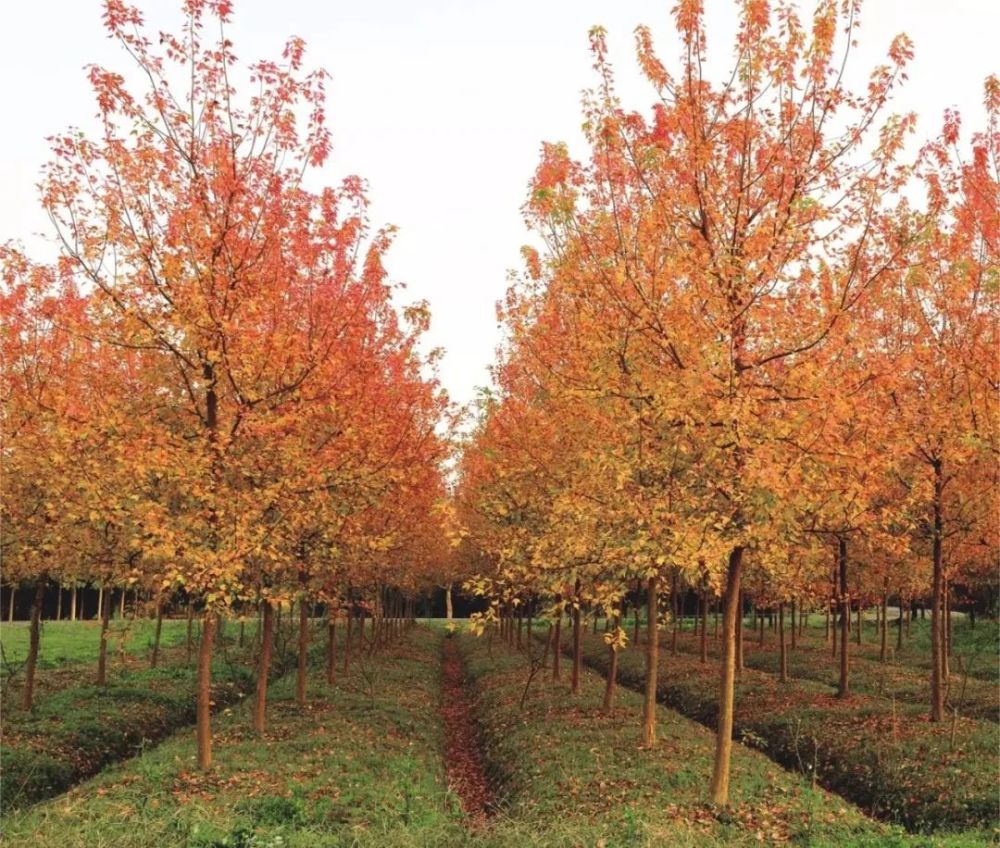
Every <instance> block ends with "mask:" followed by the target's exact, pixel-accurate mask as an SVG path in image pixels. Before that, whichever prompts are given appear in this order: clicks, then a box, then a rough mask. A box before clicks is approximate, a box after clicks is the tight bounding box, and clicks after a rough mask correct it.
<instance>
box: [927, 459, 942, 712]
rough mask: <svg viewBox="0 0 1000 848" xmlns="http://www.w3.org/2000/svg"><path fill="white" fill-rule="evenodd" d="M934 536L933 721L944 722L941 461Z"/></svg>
mask: <svg viewBox="0 0 1000 848" xmlns="http://www.w3.org/2000/svg"><path fill="white" fill-rule="evenodd" d="M933 468H934V504H933V507H934V537H933V540H932V547H931V558H932V565H933V572H932V579H931V715H930V719H931V721H942V720H943V719H944V687H945V682H946V678H945V676H944V667H945V666H944V656H945V651H944V650H943V648H944V644H943V643H944V633H943V628H942V626H941V624H942V622H941V611H942V606H943V602H944V597H943V596H944V565H943V563H942V559H941V537H942V533H943V527H944V517H943V500H944V499H943V491H944V475H943V474H942V469H941V460H935V461H934V465H933Z"/></svg>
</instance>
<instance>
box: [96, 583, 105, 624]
mask: <svg viewBox="0 0 1000 848" xmlns="http://www.w3.org/2000/svg"><path fill="white" fill-rule="evenodd" d="M102 609H104V587H103V586H101V587H99V588H98V590H97V611H96V612H95V613H94V618H100V617H101V610H102Z"/></svg>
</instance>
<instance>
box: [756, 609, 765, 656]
mask: <svg viewBox="0 0 1000 848" xmlns="http://www.w3.org/2000/svg"><path fill="white" fill-rule="evenodd" d="M757 624H758V625H759V630H758V632H757V647H758V648H763V647H764V613H763V612H758V613H757Z"/></svg>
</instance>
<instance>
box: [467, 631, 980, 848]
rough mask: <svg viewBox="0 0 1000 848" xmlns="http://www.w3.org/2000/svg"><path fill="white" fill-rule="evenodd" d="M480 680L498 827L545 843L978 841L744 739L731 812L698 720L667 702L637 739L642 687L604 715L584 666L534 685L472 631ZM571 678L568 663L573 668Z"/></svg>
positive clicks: (522, 841) (598, 685)
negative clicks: (710, 794) (834, 788)
mask: <svg viewBox="0 0 1000 848" xmlns="http://www.w3.org/2000/svg"><path fill="white" fill-rule="evenodd" d="M462 644H463V649H464V651H465V653H466V655H467V657H468V660H469V669H470V673H471V676H472V677H473V679H474V681H475V686H476V709H477V714H478V715H479V716H480V720H481V723H482V726H483V731H484V735H485V740H486V751H487V759H488V762H489V763H490V764H491V766H492V768H493V769H494V776H495V779H496V782H497V784H498V786H499V788H500V794H501V798H502V809H503V814H502V817H503V819H504V822H502V823H498V824H497V825H496V826H495V827H496V828H497V831H496V833H497V834H499V832H501V830H502V829H503V827H508V828H512V829H513V830H512V831H509V832H512V833H516V834H517V835H518V838H517V839H514V840H513V841H511V842H508V843H506V844H511V845H538V846H566V847H567V848H569V846H583V845H587V846H596V845H603V846H607V848H612V846H620V847H621V848H629V846H637V845H639V846H659V845H662V846H667V845H669V846H725V845H760V844H768V845H779V844H794V845H809V846H848V845H850V846H876V845H877V846H902V845H918V844H919V845H953V846H964V845H969V846H971V845H980V844H983V843H982V841H981V840H979V839H978V838H976V837H951V838H945V839H940V838H934V839H931V838H921V837H913V836H910V835H908V834H905V833H904V832H903V831H902V830H900V829H898V828H893V827H890V826H888V825H885V824H882V823H880V822H875V821H873V820H871V819H869V818H867V817H866V816H864V815H863V814H862V813H861V812H860V811H859V810H858V809H857V808H856V807H854V806H853V805H851V804H849V803H847V802H845V801H844V800H843V799H841V798H838V797H836V796H834V795H831V794H829V793H827V792H825V791H823V790H822V789H817V788H813V787H812V786H811V785H810V782H809V781H808V780H807V779H805V778H803V777H800V776H797V775H795V774H792V773H790V772H787V771H785V770H784V769H782V768H780V767H779V766H777V765H775V763H773V762H772V761H770V760H769V759H768V758H767V757H766V756H764V755H763V754H761V753H759V752H757V751H755V750H753V749H751V748H749V747H747V746H745V745H739V744H737V745H736V746H735V748H734V753H733V774H732V795H733V798H732V800H733V805H732V807H731V808H730V809H726V810H723V809H717V808H713V807H712V806H711V805H709V804H707V803H706V794H707V792H706V790H707V782H708V777H709V775H710V774H711V763H712V756H713V745H714V739H713V736H712V734H711V733H710V732H709V731H708V730H706V729H705V728H704V727H702V726H700V725H699V724H697V723H695V722H693V721H691V720H689V719H686V718H684V717H683V716H681V715H679V714H678V713H676V712H674V711H673V710H669V709H667V708H664V707H660V708H659V725H660V738H659V741H658V744H657V745H656V747H655V748H653V749H651V750H643V749H641V748H640V747H639V746H638V740H639V725H640V716H641V711H642V705H641V698H640V696H639V695H637V694H635V693H633V692H630V691H628V690H626V689H623V690H621V691H619V693H618V699H617V706H616V707H615V709H614V712H613V713H612V714H610V715H609V714H605V713H604V712H602V711H601V710H600V709H599V708H598V705H599V704H600V701H601V697H602V694H603V687H604V682H603V680H602V679H601V678H600V676H599V675H597V674H595V673H593V672H591V671H586V670H585V671H584V673H583V676H582V681H581V689H580V693H579V695H577V696H573V695H571V694H570V692H569V688H568V685H567V683H566V680H565V679H564V680H563V682H561V683H552V682H551V681H550V680H549V679H548V676H547V675H544V676H540V677H538V678H536V679H535V681H534V682H533V683H532V686H531V689H530V692H529V697H528V699H527V702H526V707H525V708H524V709H523V710H522V709H521V708H520V707H519V700H520V697H521V693H522V691H523V690H524V686H525V681H526V668H525V661H524V659H523V657H521V656H520V655H517V654H514V653H512V652H510V651H508V650H507V649H506V648H505V647H503V646H502V645H495V646H494V649H493V658H492V659H491V658H490V657H489V655H488V653H487V649H486V646H485V645H484V644H483V642H482V641H479V642H477V641H475V640H473V639H472V638H471V637H462ZM566 673H567V674H568V669H567V671H566Z"/></svg>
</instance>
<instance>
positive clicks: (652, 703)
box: [642, 577, 660, 748]
mask: <svg viewBox="0 0 1000 848" xmlns="http://www.w3.org/2000/svg"><path fill="white" fill-rule="evenodd" d="M658 589H659V578H658V577H650V578H649V582H648V583H647V585H646V691H645V700H644V701H643V707H642V745H643V747H645V748H651V747H652V746H653V745H655V744H656V673H657V670H658V667H659V660H660V640H659V636H658V633H657V630H656V619H657V610H658V605H657V601H658V597H657V590H658Z"/></svg>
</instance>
